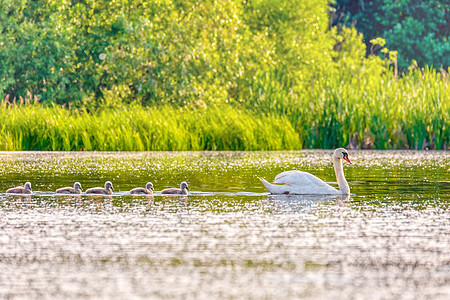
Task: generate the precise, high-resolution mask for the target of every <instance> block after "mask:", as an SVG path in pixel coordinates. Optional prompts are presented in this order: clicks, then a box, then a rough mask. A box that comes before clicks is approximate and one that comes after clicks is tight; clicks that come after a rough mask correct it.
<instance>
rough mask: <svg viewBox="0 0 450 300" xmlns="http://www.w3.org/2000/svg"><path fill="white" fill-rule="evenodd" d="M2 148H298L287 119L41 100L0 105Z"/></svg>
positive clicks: (230, 111) (218, 110) (211, 110)
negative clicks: (72, 106) (92, 108)
mask: <svg viewBox="0 0 450 300" xmlns="http://www.w3.org/2000/svg"><path fill="white" fill-rule="evenodd" d="M0 124H1V126H0V150H62V151H71V150H88V151H89V150H99V151H116V150H122V151H142V150H261V149H263V150H277V149H298V148H300V147H301V144H300V143H299V140H298V137H297V133H296V132H295V130H294V128H293V127H292V125H291V124H290V123H289V121H288V120H287V119H286V118H282V117H274V116H262V115H257V114H255V113H248V112H242V111H239V110H236V109H233V108H232V107H229V106H222V107H209V108H206V109H196V110H194V109H187V108H178V109H177V108H173V107H169V106H164V107H159V108H144V107H142V106H128V107H122V108H113V109H103V110H99V111H98V112H95V113H88V112H87V111H86V110H83V109H82V110H75V111H70V110H68V109H65V108H62V107H59V106H53V107H44V106H41V105H40V104H28V105H14V106H12V105H6V104H3V105H2V106H1V108H0Z"/></svg>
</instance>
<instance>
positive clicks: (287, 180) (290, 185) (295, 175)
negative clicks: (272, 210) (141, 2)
mask: <svg viewBox="0 0 450 300" xmlns="http://www.w3.org/2000/svg"><path fill="white" fill-rule="evenodd" d="M343 159H345V160H346V161H347V162H348V163H350V164H351V162H350V159H349V158H348V152H347V150H345V149H344V148H338V149H336V150H334V153H333V166H334V172H335V173H336V179H337V182H338V185H339V189H340V190H337V189H335V188H334V187H332V186H330V185H329V184H327V183H325V182H323V181H322V180H321V179H319V178H317V177H316V176H314V175H312V174H309V173H307V172H302V171H297V170H295V171H286V172H283V173H280V174H278V175H277V176H276V177H275V180H274V181H273V182H275V183H284V184H283V185H277V184H271V183H269V182H268V181H267V180H265V179H264V178H259V179H260V180H261V182H262V183H263V184H264V185H265V186H266V188H267V189H268V190H269V192H270V193H272V194H287V195H289V194H294V195H314V194H316V195H337V194H344V195H349V194H350V187H349V186H348V183H347V180H345V177H344V170H343V169H342V160H343Z"/></svg>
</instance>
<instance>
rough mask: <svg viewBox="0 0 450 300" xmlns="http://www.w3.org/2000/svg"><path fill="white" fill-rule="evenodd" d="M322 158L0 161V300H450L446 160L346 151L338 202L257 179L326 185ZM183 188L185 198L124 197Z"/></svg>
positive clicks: (101, 156) (80, 156) (327, 157)
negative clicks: (347, 193)
mask: <svg viewBox="0 0 450 300" xmlns="http://www.w3.org/2000/svg"><path fill="white" fill-rule="evenodd" d="M331 154H332V151H296V152H145V153H124V152H118V153H99V152H91V153H46V152H0V270H1V272H0V298H28V299H29V298H59V299H60V298H80V297H82V298H112V299H130V298H163V299H165V298H183V299H198V298H208V299H213V298H249V299H261V298H271V299H275V298H276V299H285V298H300V297H302V298H306V299H308V298H311V299H313V298H314V299H317V298H328V299H330V298H331V299H348V298H364V299H365V298H372V299H392V298H402V299H449V297H450V210H449V203H450V152H439V151H435V152H410V151H350V155H349V156H350V159H351V160H352V162H353V164H352V165H349V164H344V171H345V175H346V178H347V180H348V181H349V184H350V189H351V192H352V195H351V197H350V198H349V199H341V198H329V197H328V198H327V197H306V196H303V197H302V196H270V195H268V193H267V191H266V190H265V188H264V186H263V185H262V184H261V183H260V181H259V180H258V178H257V177H256V176H257V175H258V176H262V177H265V178H266V179H268V180H270V181H271V180H272V179H273V178H274V176H275V175H276V174H278V173H280V172H282V171H286V170H291V169H298V170H303V171H308V172H310V173H313V174H314V175H316V176H318V177H320V178H322V179H323V180H325V181H326V182H329V183H331V184H333V183H334V182H335V181H336V178H335V177H334V171H333V167H332V163H331ZM106 180H110V181H112V182H113V184H114V188H115V191H114V194H113V195H112V196H96V197H92V196H86V195H82V196H56V195H55V194H54V193H53V191H55V190H56V189H57V188H60V187H64V186H72V185H73V183H74V182H75V181H79V182H81V184H82V186H83V189H86V188H89V187H94V186H103V184H104V182H105V181H106ZM184 180H185V181H187V182H188V183H189V186H190V188H191V193H190V195H189V196H187V197H173V196H172V197H170V196H162V195H161V194H160V193H158V192H156V193H155V195H154V196H151V197H148V196H130V195H129V194H128V193H127V191H129V190H130V189H131V188H134V187H137V186H140V187H143V186H145V183H146V182H147V181H152V182H153V184H154V186H155V190H156V191H160V190H162V189H164V188H167V187H175V186H179V184H180V182H181V181H184ZM26 181H30V182H31V183H32V187H33V191H34V194H33V195H30V196H17V195H6V194H5V193H4V191H6V190H7V189H8V188H10V187H14V186H17V185H23V184H24V183H25V182H26Z"/></svg>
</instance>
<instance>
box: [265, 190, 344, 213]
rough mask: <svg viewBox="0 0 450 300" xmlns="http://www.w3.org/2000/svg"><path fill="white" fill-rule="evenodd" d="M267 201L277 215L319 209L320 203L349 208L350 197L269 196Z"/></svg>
mask: <svg viewBox="0 0 450 300" xmlns="http://www.w3.org/2000/svg"><path fill="white" fill-rule="evenodd" d="M266 200H267V201H268V202H270V203H272V204H273V205H274V207H275V212H277V213H288V212H300V211H303V210H305V209H308V208H317V207H318V206H319V204H320V203H325V202H327V203H334V204H335V205H338V206H349V204H350V203H351V198H350V195H273V194H270V195H267V196H266Z"/></svg>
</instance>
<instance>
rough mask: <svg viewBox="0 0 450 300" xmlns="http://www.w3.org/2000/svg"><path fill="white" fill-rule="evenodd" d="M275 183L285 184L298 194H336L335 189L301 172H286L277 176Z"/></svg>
mask: <svg viewBox="0 0 450 300" xmlns="http://www.w3.org/2000/svg"><path fill="white" fill-rule="evenodd" d="M274 182H275V183H285V184H288V185H290V186H291V187H292V189H293V191H292V192H295V193H298V194H336V193H340V192H339V191H338V190H337V189H335V188H334V187H332V186H330V185H329V184H327V183H325V182H324V181H323V180H321V179H320V178H318V177H316V176H314V175H312V174H310V173H307V172H302V171H297V170H294V171H286V172H283V173H280V174H278V175H277V176H276V177H275V180H274Z"/></svg>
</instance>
